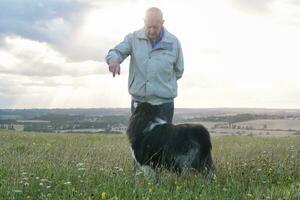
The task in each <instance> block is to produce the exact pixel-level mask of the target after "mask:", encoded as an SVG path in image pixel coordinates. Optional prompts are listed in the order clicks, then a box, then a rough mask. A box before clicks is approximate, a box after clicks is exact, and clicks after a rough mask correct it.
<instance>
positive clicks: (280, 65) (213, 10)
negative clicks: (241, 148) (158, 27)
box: [0, 0, 300, 108]
mask: <svg viewBox="0 0 300 200" xmlns="http://www.w3.org/2000/svg"><path fill="white" fill-rule="evenodd" d="M150 6H157V7H160V8H161V9H162V11H163V12H164V18H165V27H166V28H167V29H168V30H169V31H170V32H172V33H173V34H175V35H176V36H177V37H178V38H179V40H180V41H181V43H182V47H183V53H184V59H185V72H184V75H183V78H182V79H181V80H179V82H178V85H179V88H178V97H177V98H176V100H175V106H176V107H197V108H205V107H250V108H251V107H259V108H262V107H264V108H300V73H299V72H300V70H299V69H300V1H298V0H210V1H204V0H197V1H196V0H195V1H192V0H186V1H181V0H173V1H172V3H170V1H166V0H156V1H146V0H122V1H121V0H119V1H117V0H72V1H70V0H10V1H6V0H0V9H1V11H0V108H79V107H81V108H91V107H129V105H130V96H129V94H128V92H127V78H128V60H129V59H127V60H126V61H125V62H124V63H122V65H121V75H120V76H117V77H116V78H113V77H112V75H111V74H109V73H108V67H107V65H106V64H105V62H104V58H105V56H106V53H107V51H108V50H109V49H110V48H112V47H114V46H115V45H116V44H117V43H118V42H120V41H122V40H123V38H124V36H125V35H126V34H128V33H129V32H133V31H134V30H136V29H139V28H141V27H143V15H144V11H145V10H146V8H148V7H150Z"/></svg>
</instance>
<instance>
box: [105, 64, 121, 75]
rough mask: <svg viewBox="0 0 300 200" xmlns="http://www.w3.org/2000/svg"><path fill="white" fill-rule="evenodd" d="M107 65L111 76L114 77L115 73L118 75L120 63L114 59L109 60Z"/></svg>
mask: <svg viewBox="0 0 300 200" xmlns="http://www.w3.org/2000/svg"><path fill="white" fill-rule="evenodd" d="M108 66H109V71H110V72H111V73H112V74H113V77H115V75H116V74H118V75H120V72H121V68H120V64H119V63H118V62H117V61H114V60H112V61H110V63H109V64H108Z"/></svg>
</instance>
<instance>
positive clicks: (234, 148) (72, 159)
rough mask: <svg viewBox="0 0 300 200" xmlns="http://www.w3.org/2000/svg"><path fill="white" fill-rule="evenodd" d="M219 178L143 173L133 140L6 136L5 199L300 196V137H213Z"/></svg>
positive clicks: (1, 159) (0, 135)
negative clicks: (154, 176) (137, 166)
mask: <svg viewBox="0 0 300 200" xmlns="http://www.w3.org/2000/svg"><path fill="white" fill-rule="evenodd" d="M212 142H213V158H214V161H215V165H216V168H217V170H216V172H215V177H214V178H212V179H210V180H207V179H204V178H203V177H201V176H200V175H199V174H197V173H195V172H187V173H184V174H182V175H176V174H172V173H170V172H167V171H164V170H162V171H161V172H160V174H159V179H158V181H157V183H154V182H152V181H151V180H147V179H145V178H144V177H143V176H141V175H136V174H135V172H134V171H133V166H132V159H131V153H130V150H129V145H128V142H127V138H126V135H123V134H122V135H112V134H67V133H64V134H54V133H25V132H14V131H4V130H2V131H0V199H1V200H2V199H3V200H4V199H5V200H6V199H27V200H30V199H205V200H206V199H211V200H216V199H222V200H224V199H228V200H233V199H237V200H240V199H266V200H267V199H282V200H283V199H295V200H296V199H300V137H299V136H285V137H253V136H252V137H250V136H212Z"/></svg>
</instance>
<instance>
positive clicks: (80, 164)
mask: <svg viewBox="0 0 300 200" xmlns="http://www.w3.org/2000/svg"><path fill="white" fill-rule="evenodd" d="M83 165H84V164H83V163H77V165H76V166H77V167H82V166H83Z"/></svg>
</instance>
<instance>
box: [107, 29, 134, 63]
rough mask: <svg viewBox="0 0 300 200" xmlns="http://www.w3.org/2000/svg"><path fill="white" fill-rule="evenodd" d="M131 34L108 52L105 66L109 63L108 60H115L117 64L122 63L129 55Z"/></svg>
mask: <svg viewBox="0 0 300 200" xmlns="http://www.w3.org/2000/svg"><path fill="white" fill-rule="evenodd" d="M132 36H133V35H132V34H128V35H127V36H126V37H125V38H124V40H123V41H122V42H121V43H120V44H118V45H117V46H115V47H114V48H113V49H110V50H109V51H108V54H107V56H106V57H105V61H106V63H107V64H109V63H110V60H112V59H114V60H117V61H118V62H119V63H122V62H123V61H124V60H125V59H126V58H127V56H129V55H130V54H131V51H132Z"/></svg>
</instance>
